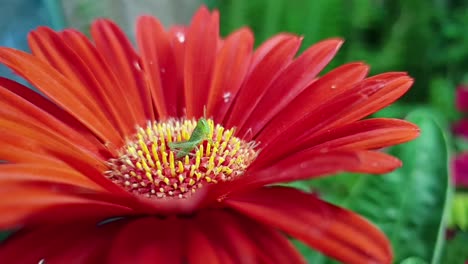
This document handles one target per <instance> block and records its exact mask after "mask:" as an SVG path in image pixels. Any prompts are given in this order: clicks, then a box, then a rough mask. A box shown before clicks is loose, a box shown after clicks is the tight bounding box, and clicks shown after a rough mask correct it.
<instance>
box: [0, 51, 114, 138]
mask: <svg viewBox="0 0 468 264" xmlns="http://www.w3.org/2000/svg"><path fill="white" fill-rule="evenodd" d="M0 62H2V63H5V64H6V65H7V66H8V67H10V68H11V69H13V70H14V71H15V72H17V73H19V74H20V75H21V76H22V77H24V78H25V79H26V80H28V81H29V82H30V83H32V84H33V85H34V86H35V87H36V88H38V89H39V90H41V91H43V92H44V93H45V94H46V95H47V96H49V97H50V98H52V99H53V100H54V101H55V102H56V103H57V104H58V105H59V106H61V107H63V108H64V109H65V110H66V111H68V112H69V113H70V114H71V115H73V116H74V117H75V118H76V119H78V120H80V121H81V122H82V123H83V124H84V125H85V126H87V127H88V128H89V129H90V130H91V131H93V132H94V133H95V134H96V135H97V136H98V137H99V138H100V139H101V140H102V141H103V142H112V143H113V144H115V145H120V142H122V140H123V139H122V138H121V137H120V136H119V135H118V133H117V132H116V131H114V130H113V129H109V128H111V127H112V125H111V124H110V123H109V122H108V120H107V119H106V117H104V116H103V115H102V112H101V111H100V108H99V106H97V105H96V103H95V102H94V101H93V99H91V98H89V97H86V95H85V94H83V91H82V88H81V87H80V86H79V85H76V84H74V83H71V82H70V81H68V80H67V79H66V78H64V77H63V76H62V75H61V74H59V73H58V72H57V71H56V70H55V69H53V68H52V67H50V66H49V65H48V64H46V63H44V62H42V61H41V60H39V59H37V58H35V57H34V56H33V55H30V54H27V53H25V52H22V51H18V50H14V49H10V48H0ZM77 102H80V103H77Z"/></svg>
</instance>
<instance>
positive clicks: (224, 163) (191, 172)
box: [105, 119, 257, 198]
mask: <svg viewBox="0 0 468 264" xmlns="http://www.w3.org/2000/svg"><path fill="white" fill-rule="evenodd" d="M206 124H207V129H208V130H207V131H206V135H205V136H204V137H202V138H201V139H200V138H198V140H196V141H192V140H191V136H192V134H193V132H194V129H195V128H196V127H197V121H196V120H187V119H181V120H175V119H171V120H169V121H166V122H156V121H155V122H153V123H148V125H147V127H146V128H141V127H139V128H138V130H137V133H136V135H135V136H134V138H132V139H130V140H128V141H127V144H126V145H125V146H124V147H122V148H121V149H120V151H119V155H120V156H119V157H118V158H113V159H110V160H108V162H107V164H108V166H109V170H108V171H106V172H105V174H106V176H107V177H108V178H109V179H110V180H111V181H113V182H114V183H115V184H118V185H120V186H122V187H124V188H125V189H126V190H127V191H129V192H132V193H134V194H138V195H144V196H146V197H149V198H153V197H154V198H163V197H176V198H186V197H187V196H188V195H190V194H191V193H194V192H195V191H196V189H198V188H201V187H202V186H203V185H204V184H213V183H218V182H224V181H230V180H232V179H235V178H237V177H239V176H240V175H242V174H243V173H244V171H245V169H246V168H247V167H248V166H249V165H250V164H251V163H252V161H253V160H254V159H255V157H256V156H257V151H256V150H255V144H254V142H249V143H247V142H245V141H243V140H242V139H239V138H237V137H235V136H233V134H234V129H233V128H231V129H228V130H225V129H224V127H222V126H220V125H214V122H213V120H211V119H208V120H206ZM180 142H185V143H188V144H185V145H189V146H190V147H188V149H187V148H185V149H184V150H181V149H180V148H176V147H172V148H171V147H170V146H173V145H174V144H173V143H180Z"/></svg>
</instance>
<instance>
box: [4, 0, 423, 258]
mask: <svg viewBox="0 0 468 264" xmlns="http://www.w3.org/2000/svg"><path fill="white" fill-rule="evenodd" d="M218 27H219V22H218V13H217V12H216V11H214V12H212V13H210V12H209V11H208V10H207V9H206V8H201V9H200V10H199V11H198V12H197V13H196V15H195V17H194V19H193V21H192V23H191V24H190V26H188V27H183V26H177V27H173V28H170V29H169V30H168V31H165V30H164V29H163V27H162V26H161V24H160V23H159V22H158V20H156V19H155V18H153V17H149V16H143V17H141V18H140V19H139V20H138V23H137V38H136V40H137V47H138V51H135V50H134V49H133V48H132V46H131V43H130V41H129V40H128V39H127V38H126V37H125V36H124V34H123V32H122V31H121V30H120V29H119V28H118V27H117V26H116V25H115V24H113V23H112V22H111V21H108V20H98V21H96V22H95V23H94V24H93V25H92V27H91V34H92V38H93V40H94V42H90V41H89V40H88V39H87V38H86V37H85V36H84V35H83V34H81V33H79V32H77V31H75V30H71V29H68V30H64V31H61V32H54V31H53V30H51V29H49V28H45V27H41V28H39V29H37V30H35V31H33V32H31V34H30V36H29V44H30V47H31V50H32V54H28V53H24V52H21V51H18V50H14V49H9V48H1V49H0V61H1V62H2V63H4V64H5V65H7V66H8V67H10V68H11V69H12V70H14V71H15V72H16V73H17V74H19V75H20V76H22V77H24V78H25V79H26V80H27V81H29V82H30V83H31V84H32V85H33V86H34V87H36V88H37V89H38V90H40V91H41V92H42V93H43V94H44V96H42V95H39V94H37V93H35V92H33V91H32V90H30V89H28V88H26V87H24V86H22V85H20V84H18V83H15V82H13V81H11V80H8V79H4V78H3V79H1V80H0V86H1V89H0V96H1V101H0V136H1V140H2V148H1V149H0V158H1V159H2V160H6V161H7V162H6V163H5V164H2V165H1V166H2V167H1V171H0V181H1V183H2V188H1V190H0V193H1V202H0V208H1V212H2V217H1V218H0V228H1V229H3V230H5V229H19V231H17V232H15V233H14V235H12V236H11V237H10V238H9V239H8V240H7V241H6V242H5V243H4V244H3V245H2V246H1V247H0V260H1V262H2V263H37V262H38V261H41V260H45V262H46V263H70V261H74V262H77V263H105V262H108V263H156V262H157V263H303V262H304V259H303V258H302V257H301V255H300V254H299V253H298V252H297V251H296V250H295V248H294V247H293V246H292V244H291V243H290V241H289V240H288V238H287V236H291V237H294V238H297V239H299V240H301V241H303V242H304V243H305V244H307V245H309V246H310V247H313V248H315V249H317V250H319V251H321V252H323V253H324V254H326V255H328V256H331V257H333V258H336V259H338V260H340V261H343V262H346V263H391V262H392V252H391V248H390V244H389V242H388V240H387V239H386V237H385V236H384V235H383V234H382V233H381V232H380V231H379V230H378V229H377V228H376V227H374V226H372V225H371V224H370V223H369V222H367V221H366V220H365V219H363V218H361V217H360V216H358V215H356V214H354V213H352V212H349V211H347V210H345V209H342V208H339V207H336V206H333V205H331V204H329V203H327V202H324V201H321V200H320V199H318V198H317V197H316V196H315V195H313V194H310V193H306V192H302V191H299V190H296V189H294V188H289V187H279V186H272V184H276V183H282V182H289V181H294V180H302V179H310V178H313V177H318V176H323V175H327V174H332V173H336V172H340V171H354V172H365V173H385V172H389V171H391V170H393V169H395V168H397V167H399V166H400V165H401V163H400V161H399V160H398V159H396V158H394V157H392V156H389V155H387V154H384V153H381V152H378V151H376V149H379V148H382V147H387V146H390V145H394V144H398V143H402V142H405V141H408V140H411V139H413V138H414V137H416V136H417V135H418V129H417V127H415V126H414V125H412V124H410V123H407V122H405V121H402V120H395V119H382V118H377V119H366V120H361V119H363V118H364V117H366V116H368V115H370V114H372V113H374V112H376V111H377V110H379V109H381V108H383V107H385V106H387V105H388V104H390V103H392V102H393V101H395V100H396V99H397V98H398V97H400V96H401V95H402V94H404V93H405V92H406V91H407V89H408V88H409V87H410V86H411V84H412V79H411V78H409V77H408V76H407V75H406V74H405V73H400V72H392V73H385V74H381V75H377V76H373V77H370V78H366V77H365V76H366V74H367V72H368V67H367V66H366V65H365V64H363V63H350V64H346V65H343V66H341V67H339V68H337V69H335V70H333V71H331V72H329V73H327V74H325V75H324V76H322V77H317V74H318V73H319V72H320V71H321V70H322V69H323V68H324V67H325V65H327V63H328V62H329V61H330V60H331V59H332V57H333V56H334V55H335V53H336V52H337V50H338V48H339V47H340V45H341V44H342V41H341V40H339V39H330V40H325V41H323V42H320V43H318V44H316V45H314V46H312V47H311V48H309V49H308V50H306V51H305V52H304V53H303V54H302V55H300V56H298V57H297V58H294V56H295V54H296V52H297V51H298V48H299V45H300V43H301V38H300V37H298V36H295V35H291V34H280V35H277V36H275V37H273V38H271V39H270V40H268V41H266V42H265V43H264V44H263V45H261V46H260V47H259V48H258V49H256V50H255V51H254V50H253V48H252V46H253V35H252V33H251V31H250V30H249V29H247V28H242V29H240V30H238V31H236V32H234V33H232V34H231V35H229V36H228V37H227V38H225V39H222V38H220V37H219V35H218ZM202 117H203V118H206V119H202ZM203 121H206V122H203ZM197 124H199V125H198V127H197V128H195V127H196V126H197ZM194 130H195V133H194ZM194 134H196V135H194ZM173 142H188V143H187V146H184V147H183V148H182V147H180V146H179V147H176V146H175V145H174V144H173Z"/></svg>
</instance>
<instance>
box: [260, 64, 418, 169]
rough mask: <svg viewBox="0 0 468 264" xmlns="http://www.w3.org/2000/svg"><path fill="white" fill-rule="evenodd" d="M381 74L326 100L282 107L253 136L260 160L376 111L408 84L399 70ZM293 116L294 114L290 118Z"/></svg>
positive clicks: (298, 145)
mask: <svg viewBox="0 0 468 264" xmlns="http://www.w3.org/2000/svg"><path fill="white" fill-rule="evenodd" d="M381 77H382V78H379V77H377V76H375V77H372V78H369V79H367V80H364V81H363V82H360V83H358V84H356V85H355V87H353V88H351V89H349V90H346V91H345V92H343V93H341V94H338V95H337V96H336V97H334V98H331V99H330V100H328V101H326V102H323V103H320V102H316V104H317V106H314V107H312V108H311V107H306V106H305V105H297V106H295V108H294V109H291V110H292V111H286V110H283V114H282V118H281V119H278V120H275V121H276V123H273V122H272V123H270V125H269V127H268V129H265V130H263V131H262V132H261V134H260V135H259V137H258V138H257V140H259V141H260V142H261V143H262V145H261V147H263V152H266V153H267V155H263V156H262V160H263V162H265V161H266V160H271V159H274V157H279V156H282V155H284V154H285V153H288V152H290V151H291V150H293V149H296V148H298V147H300V146H301V145H303V144H304V140H305V139H307V138H311V137H314V136H315V135H318V134H320V133H323V132H325V131H327V130H328V129H332V128H333V127H338V126H342V125H345V124H349V123H352V122H355V121H357V120H359V119H361V118H363V117H365V116H367V115H369V114H371V113H373V112H375V111H377V110H378V109H380V108H382V107H384V106H386V105H388V104H389V103H390V102H393V101H394V100H396V99H397V98H398V97H400V96H401V95H402V94H403V93H404V92H406V91H407V90H408V88H409V87H410V86H411V84H412V80H411V79H410V78H409V77H406V76H403V77H401V74H400V73H395V74H393V76H392V74H385V75H383V76H381ZM310 104H312V105H313V104H314V103H309V105H310ZM300 107H304V108H300ZM285 114H289V119H286V118H284V117H285ZM294 116H296V117H297V118H291V117H294ZM304 131H307V133H304ZM285 138H288V140H284V139H285ZM259 158H260V157H259Z"/></svg>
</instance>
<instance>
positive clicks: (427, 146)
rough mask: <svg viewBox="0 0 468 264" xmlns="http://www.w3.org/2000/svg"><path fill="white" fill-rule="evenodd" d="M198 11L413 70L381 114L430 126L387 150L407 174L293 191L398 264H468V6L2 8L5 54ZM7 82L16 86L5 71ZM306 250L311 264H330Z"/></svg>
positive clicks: (431, 1)
mask: <svg viewBox="0 0 468 264" xmlns="http://www.w3.org/2000/svg"><path fill="white" fill-rule="evenodd" d="M201 4H205V5H207V6H208V7H209V8H210V9H213V8H216V9H219V10H220V13H221V33H222V35H224V36H225V35H227V34H229V33H230V32H232V31H233V30H234V29H237V28H239V27H241V26H249V27H251V28H252V30H253V31H254V32H255V36H256V44H257V45H258V44H259V43H261V42H263V41H264V40H265V39H267V38H269V37H271V36H272V35H274V34H276V33H278V32H283V31H287V32H294V33H297V34H299V35H302V36H304V41H303V46H302V49H301V51H303V50H304V49H306V48H307V47H308V46H310V45H311V44H313V43H315V42H317V41H319V40H322V39H324V38H328V37H337V36H338V37H342V38H344V39H345V40H346V42H345V44H344V46H343V47H342V48H341V50H340V52H339V53H338V55H337V57H336V58H335V59H334V60H333V61H332V63H331V65H330V66H329V67H328V68H327V69H331V68H333V67H336V66H337V65H340V64H343V63H346V62H351V61H365V62H366V63H368V64H370V65H371V73H372V74H377V73H382V72H386V71H406V72H409V74H410V75H411V76H412V77H414V78H415V80H416V82H415V84H414V87H413V88H412V89H411V90H410V92H409V93H408V94H406V95H405V96H404V98H403V99H402V100H400V101H399V102H398V103H395V104H393V105H392V106H390V107H389V108H387V109H385V110H382V111H381V112H379V113H377V114H376V115H377V116H385V117H398V118H407V119H409V120H411V121H412V122H415V123H417V124H418V125H419V126H420V127H421V128H422V130H423V133H422V136H421V137H420V138H419V139H418V140H417V141H414V142H412V143H409V144H406V145H403V146H397V147H395V148H392V149H390V150H388V151H389V152H391V153H392V154H394V155H396V156H398V157H399V158H401V159H402V160H403V162H404V164H405V166H404V167H403V168H402V169H400V170H398V171H396V172H394V173H391V174H390V175H387V176H385V177H369V176H364V175H356V174H345V175H338V176H334V177H330V178H326V179H323V180H318V181H317V180H315V181H312V182H299V183H295V186H296V187H298V188H304V189H307V190H312V191H314V192H317V194H318V195H320V196H321V197H323V198H324V199H326V200H328V201H331V202H334V203H336V204H339V205H341V206H345V207H348V208H350V209H352V210H355V211H357V212H359V213H360V214H362V215H364V216H365V217H367V218H368V219H369V220H370V221H372V222H374V223H376V224H377V225H379V227H380V228H381V229H382V230H383V231H384V232H385V233H386V234H387V236H388V237H389V238H390V240H391V241H392V243H393V247H394V251H395V257H396V263H405V264H411V263H454V264H458V263H465V261H467V260H468V192H467V191H466V190H465V187H468V186H465V187H463V186H455V184H454V183H453V180H452V179H451V178H452V177H453V176H452V175H453V174H454V171H453V169H452V160H453V159H454V157H456V156H457V155H459V154H460V153H463V152H465V151H468V144H467V141H466V139H465V138H464V136H463V135H462V134H463V133H461V134H454V133H453V127H454V126H455V125H456V124H458V122H459V121H460V120H463V113H461V112H460V110H459V108H457V105H456V103H455V102H456V100H457V98H456V94H457V87H458V89H461V87H463V85H466V88H465V89H467V90H468V1H466V0H205V1H203V0H101V1H94V0H0V45H1V46H9V47H15V48H18V49H22V50H28V47H27V39H26V36H27V32H28V31H30V30H32V29H34V28H35V27H37V26H39V25H47V26H50V27H52V28H54V29H61V28H64V27H75V28H78V29H80V30H81V31H84V32H87V31H88V26H89V23H90V22H91V21H92V20H93V19H94V18H96V17H109V18H112V19H114V20H115V21H117V23H118V24H120V25H121V26H122V27H123V28H124V29H125V31H126V32H127V33H128V34H130V35H131V34H133V22H134V20H135V17H136V16H137V15H138V14H142V13H146V14H152V15H155V16H157V17H158V18H159V19H160V20H161V21H162V22H163V24H165V25H166V26H168V25H172V24H186V23H189V21H190V18H191V16H192V14H193V13H194V11H195V10H196V9H197V8H198V6H200V5H201ZM0 76H8V77H9V78H16V77H15V76H14V75H13V74H12V73H11V72H10V71H9V70H7V69H6V68H5V67H3V66H0ZM465 132H466V131H465ZM465 134H468V133H465ZM467 164H468V163H467ZM466 168H467V169H466V170H468V166H466ZM462 173H465V174H468V171H464V172H462ZM297 245H298V247H299V248H300V249H301V250H302V251H303V253H304V254H305V255H306V256H307V258H308V260H309V262H310V263H333V262H332V261H330V260H327V259H326V258H325V257H323V256H321V255H320V254H318V253H315V252H312V251H311V250H309V249H306V248H305V247H304V246H303V245H301V244H299V243H297Z"/></svg>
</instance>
